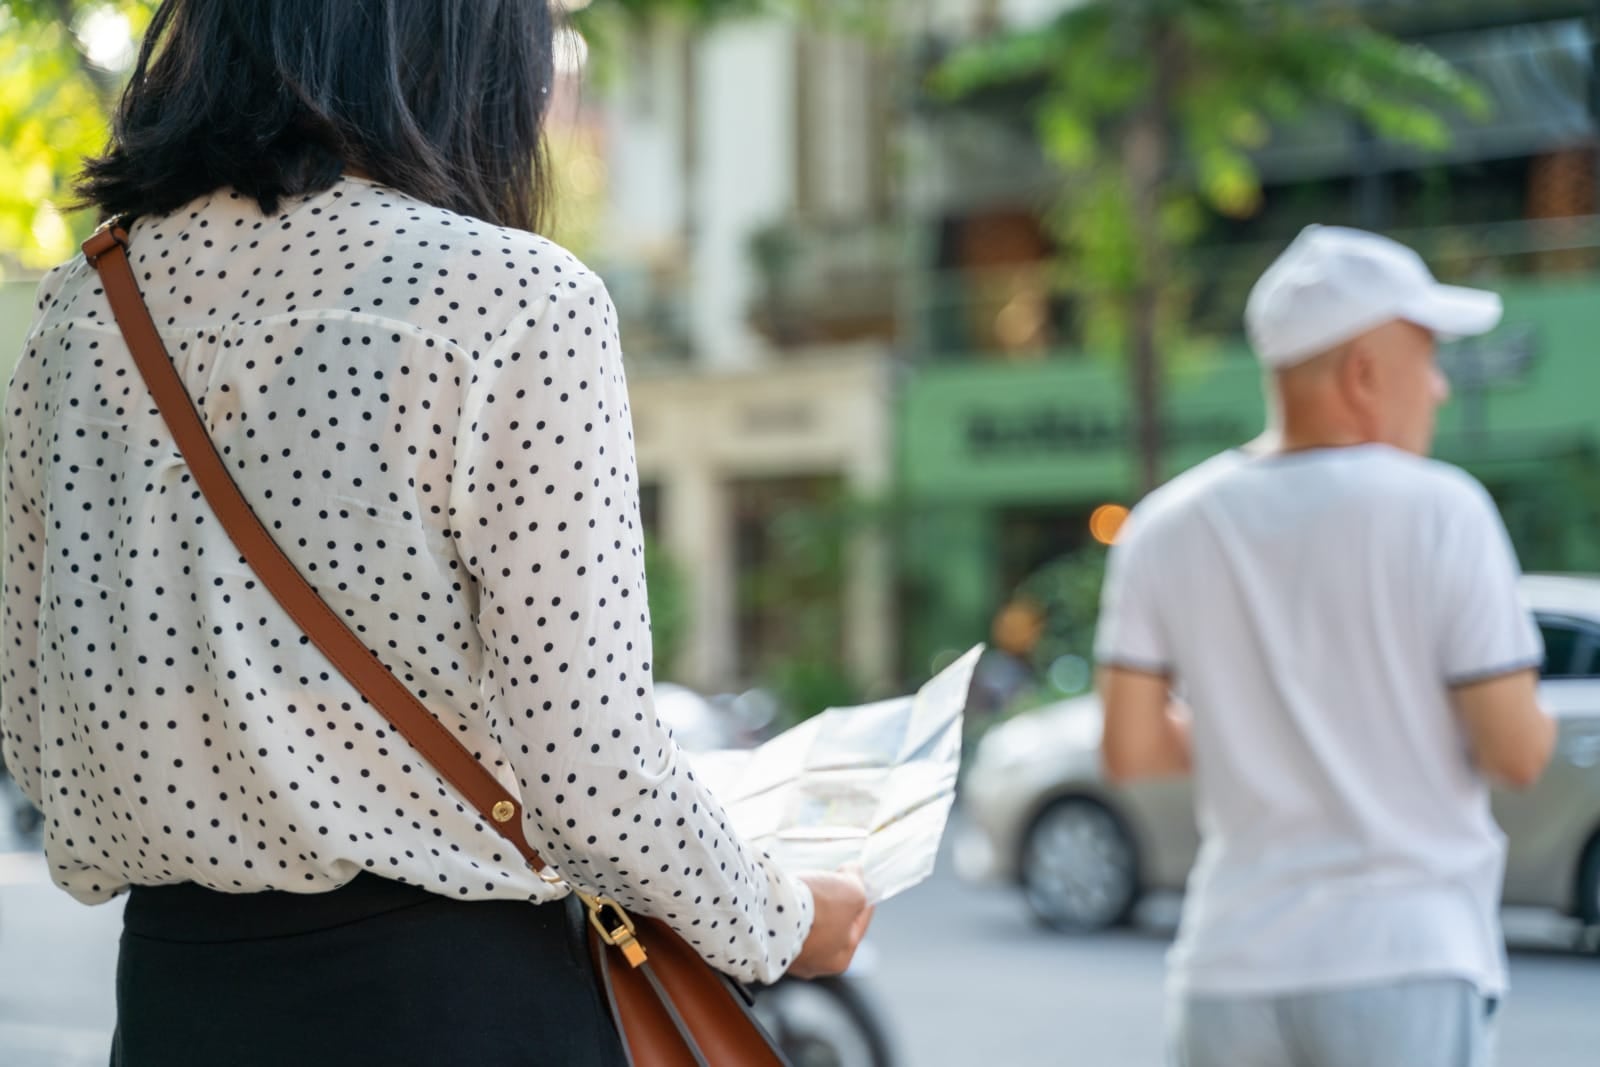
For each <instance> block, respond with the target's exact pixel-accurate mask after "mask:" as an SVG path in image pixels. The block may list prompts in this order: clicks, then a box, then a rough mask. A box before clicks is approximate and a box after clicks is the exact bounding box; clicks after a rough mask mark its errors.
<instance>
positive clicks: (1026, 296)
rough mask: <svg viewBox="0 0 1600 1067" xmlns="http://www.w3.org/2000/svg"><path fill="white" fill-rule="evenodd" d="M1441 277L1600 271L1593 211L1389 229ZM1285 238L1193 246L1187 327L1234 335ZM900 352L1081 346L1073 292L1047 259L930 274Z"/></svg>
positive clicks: (974, 353) (1463, 279) (981, 356)
mask: <svg viewBox="0 0 1600 1067" xmlns="http://www.w3.org/2000/svg"><path fill="white" fill-rule="evenodd" d="M1390 234H1391V236H1393V237H1395V238H1396V239H1397V240H1400V241H1402V242H1404V243H1405V244H1407V245H1409V246H1411V247H1412V248H1415V249H1416V250H1417V251H1418V252H1419V253H1421V254H1422V256H1423V258H1424V259H1425V260H1427V262H1428V263H1429V265H1430V266H1431V267H1432V268H1433V270H1434V272H1435V273H1436V274H1437V275H1438V276H1439V278H1440V279H1441V280H1443V281H1447V282H1454V283H1459V284H1466V285H1480V286H1484V287H1488V288H1493V287H1495V286H1496V285H1497V284H1498V283H1501V282H1508V281H1516V282H1518V283H1519V284H1520V283H1524V282H1526V281H1527V280H1528V279H1531V278H1550V279H1552V280H1554V279H1559V278H1562V277H1568V278H1570V277H1574V276H1582V275H1590V274H1595V273H1597V272H1600V216H1581V217H1574V218H1564V219H1547V220H1538V221H1511V222H1496V223H1485V224H1482V225H1477V226H1448V227H1430V228H1421V229H1400V230H1393V231H1390ZM1284 243H1285V242H1283V241H1274V242H1270V243H1259V244H1255V243H1252V244H1237V245H1229V246H1225V247H1208V248H1200V249H1197V250H1196V251H1195V252H1194V253H1193V254H1192V255H1191V256H1190V257H1189V258H1188V260H1187V263H1186V268H1185V270H1184V272H1183V274H1184V277H1185V278H1186V279H1187V282H1180V284H1185V285H1186V286H1187V288H1188V292H1187V294H1186V295H1187V297H1188V303H1189V312H1188V314H1187V316H1186V321H1187V323H1188V328H1189V329H1190V330H1192V331H1193V333H1194V335H1195V336H1196V337H1201V338H1208V339H1213V340H1222V341H1228V340H1237V339H1239V338H1240V337H1241V336H1242V334H1243V316H1244V304H1245V300H1246V298H1247V296H1248V294H1249V292H1250V287H1251V286H1252V285H1253V284H1254V283H1255V280H1256V279H1257V278H1258V277H1260V275H1261V272H1262V271H1263V270H1265V269H1266V267H1267V266H1268V264H1270V263H1271V262H1272V260H1273V259H1274V258H1275V257H1276V256H1277V255H1278V254H1279V253H1280V252H1281V251H1282V250H1283V247H1284ZM911 291H912V293H913V294H914V295H913V297H912V299H911V300H910V301H909V303H908V315H909V317H910V318H911V320H912V321H911V326H912V328H911V329H908V330H907V331H905V336H906V338H907V344H906V348H907V350H908V352H909V353H910V354H911V355H912V356H913V357H914V358H919V359H929V360H937V361H951V360H955V361H984V360H999V361H1013V362H1026V361H1032V360H1042V359H1061V358H1073V357H1076V356H1081V355H1083V354H1084V353H1085V351H1086V347H1087V346H1086V343H1085V339H1084V323H1083V321H1082V315H1081V313H1080V307H1079V298H1078V297H1077V296H1076V295H1075V294H1074V291H1073V287H1072V285H1071V280H1070V279H1064V278H1060V277H1059V269H1058V268H1056V267H1055V266H1054V265H1052V264H1051V263H1049V262H1048V261H1041V262H1036V263H1027V264H1018V265H1015V266H1008V267H985V268H983V269H980V270H957V271H942V272H929V273H927V274H924V275H923V277H922V278H921V279H919V280H918V282H917V284H915V285H914V286H912V287H911Z"/></svg>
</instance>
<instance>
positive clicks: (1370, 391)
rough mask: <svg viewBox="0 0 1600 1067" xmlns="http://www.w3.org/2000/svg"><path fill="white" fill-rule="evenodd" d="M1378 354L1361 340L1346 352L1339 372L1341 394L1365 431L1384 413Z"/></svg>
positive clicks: (1353, 342) (1363, 338) (1357, 340)
mask: <svg viewBox="0 0 1600 1067" xmlns="http://www.w3.org/2000/svg"><path fill="white" fill-rule="evenodd" d="M1376 355H1377V354H1376V353H1375V352H1373V351H1372V346H1371V345H1369V344H1367V341H1366V338H1365V337H1358V338H1356V339H1355V340H1354V341H1352V342H1350V345H1349V347H1348V348H1346V349H1345V353H1344V358H1343V359H1341V360H1340V361H1339V369H1338V371H1337V374H1338V381H1339V394H1340V395H1341V396H1342V397H1344V402H1345V403H1346V404H1348V405H1349V407H1350V410H1351V411H1352V412H1353V413H1354V414H1355V415H1356V416H1357V417H1358V418H1359V419H1360V420H1361V424H1362V429H1363V430H1371V429H1373V428H1374V424H1375V423H1376V421H1377V418H1378V413H1379V410H1380V407H1379V400H1380V394H1381V393H1382V383H1381V382H1380V381H1379V377H1380V375H1381V373H1382V371H1381V370H1380V368H1379V367H1378V361H1377V358H1376Z"/></svg>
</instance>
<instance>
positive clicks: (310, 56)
mask: <svg viewBox="0 0 1600 1067" xmlns="http://www.w3.org/2000/svg"><path fill="white" fill-rule="evenodd" d="M553 33H554V27H553V24H552V20H551V15H550V8H549V4H548V0H164V2H163V3H162V4H161V7H160V8H159V9H157V11H156V13H155V18H154V20H153V21H152V22H151V24H150V30H149V33H148V34H147V35H146V37H145V41H144V46H143V47H142V48H141V50H140V53H139V62H138V66H137V67H135V69H134V72H133V77H132V80H131V81H130V82H129V84H128V88H127V90H126V91H125V92H124V93H123V96H122V102H121V105H120V106H119V107H118V109H117V114H116V117H115V119H114V120H113V123H112V136H111V145H110V147H109V148H108V149H107V151H106V153H105V155H103V156H100V157H99V158H97V159H92V160H90V161H88V163H87V164H86V165H85V167H84V173H83V176H82V178H81V179H80V181H79V184H78V192H79V194H80V195H81V196H82V197H83V198H84V200H85V201H86V202H87V203H88V204H92V205H94V206H96V207H98V208H99V210H100V212H101V214H102V215H103V216H111V215H160V214H166V213H168V212H171V211H173V210H175V209H177V208H178V207H181V206H182V205H184V204H186V203H188V202H189V201H190V200H193V199H195V198H196V197H199V196H203V195H205V194H206V193H209V192H212V191H213V190H215V189H219V188H223V187H232V188H234V189H236V190H238V191H239V192H240V193H242V194H245V195H247V196H250V197H253V198H254V199H255V200H256V201H257V202H258V203H259V204H260V205H261V210H262V211H263V212H266V213H268V214H272V213H275V212H276V211H277V210H278V203H279V200H280V199H281V198H283V197H286V196H289V197H292V196H299V195H305V194H309V193H315V192H318V191H320V190H323V189H326V188H327V187H329V186H330V185H332V184H333V183H334V182H335V181H337V180H338V178H339V175H340V172H341V171H343V170H346V169H357V170H360V171H362V172H364V173H365V174H366V175H368V176H369V177H371V178H372V179H374V180H376V181H379V182H382V183H383V184H385V185H388V186H391V187H393V188H395V189H398V190H400V191H401V192H404V193H407V194H409V195H411V196H414V197H416V198H417V199H418V200H422V201H424V202H426V203H430V204H435V205H438V206H440V207H445V208H449V209H451V210H453V211H458V212H461V213H462V214H466V215H472V216H475V217H477V218H481V219H484V220H486V221H488V222H492V223H495V224H497V225H502V226H515V227H518V228H520V229H525V230H534V229H537V228H538V226H539V224H540V222H541V221H542V216H543V214H544V207H545V200H546V188H545V178H546V161H545V155H544V148H543V138H542V129H543V124H544V114H545V108H546V105H547V102H548V100H549V95H550V85H551V81H552V78H553V76H554V64H553V62H552V35H553Z"/></svg>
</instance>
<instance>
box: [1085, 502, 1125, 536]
mask: <svg viewBox="0 0 1600 1067" xmlns="http://www.w3.org/2000/svg"><path fill="white" fill-rule="evenodd" d="M1127 521H1128V509H1127V508H1125V507H1123V506H1122V505H1121V504H1101V505H1100V506H1099V507H1097V508H1095V509H1094V514H1092V515H1090V516H1089V536H1091V537H1093V538H1094V539H1095V540H1096V541H1099V542H1100V543H1101V544H1102V545H1109V544H1111V543H1112V542H1113V541H1115V540H1116V539H1117V534H1119V533H1121V532H1122V524H1123V523H1125V522H1127Z"/></svg>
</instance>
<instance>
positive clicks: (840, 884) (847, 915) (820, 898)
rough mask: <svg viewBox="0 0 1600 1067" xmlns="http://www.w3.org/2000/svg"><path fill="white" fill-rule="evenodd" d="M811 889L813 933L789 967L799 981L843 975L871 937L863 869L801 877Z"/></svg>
mask: <svg viewBox="0 0 1600 1067" xmlns="http://www.w3.org/2000/svg"><path fill="white" fill-rule="evenodd" d="M799 877H800V880H801V881H802V882H804V883H805V884H806V885H807V887H809V888H810V890H811V900H812V904H813V916H814V917H813V919H812V922H811V933H810V934H808V935H807V936H806V943H805V944H804V945H803V946H801V948H800V955H798V956H796V957H795V960H794V963H792V964H790V965H789V970H788V972H787V973H788V974H790V975H792V976H793V977H795V978H825V977H827V976H828V975H833V974H842V973H843V972H844V970H845V968H847V967H849V966H850V960H851V959H852V958H853V957H854V956H855V954H856V947H857V946H858V945H860V944H861V939H862V938H863V937H865V936H866V934H867V925H868V924H869V923H871V922H872V913H873V908H872V906H871V905H870V904H868V903H867V883H866V882H864V881H863V880H862V878H861V872H860V869H859V868H846V869H845V870H843V871H827V872H820V871H819V872H815V873H810V874H802V875H800V876H799Z"/></svg>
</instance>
